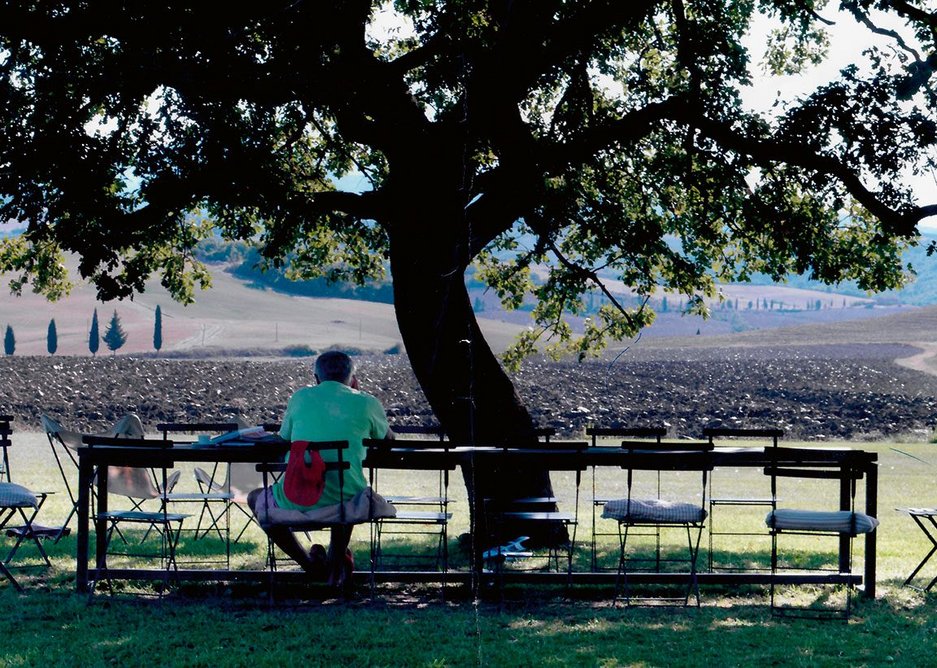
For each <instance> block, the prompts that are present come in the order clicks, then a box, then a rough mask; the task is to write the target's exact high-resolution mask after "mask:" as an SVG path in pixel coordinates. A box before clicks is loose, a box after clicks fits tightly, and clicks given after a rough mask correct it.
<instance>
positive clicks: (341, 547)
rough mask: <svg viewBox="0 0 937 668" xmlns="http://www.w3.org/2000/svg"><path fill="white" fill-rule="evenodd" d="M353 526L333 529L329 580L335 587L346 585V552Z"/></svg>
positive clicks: (330, 545)
mask: <svg viewBox="0 0 937 668" xmlns="http://www.w3.org/2000/svg"><path fill="white" fill-rule="evenodd" d="M352 528H353V527H352V526H351V525H350V524H349V525H347V526H336V527H332V540H331V541H330V542H329V559H328V563H329V579H328V583H329V584H330V585H333V586H335V587H341V586H344V585H345V550H347V549H348V544H349V543H350V542H351V530H352Z"/></svg>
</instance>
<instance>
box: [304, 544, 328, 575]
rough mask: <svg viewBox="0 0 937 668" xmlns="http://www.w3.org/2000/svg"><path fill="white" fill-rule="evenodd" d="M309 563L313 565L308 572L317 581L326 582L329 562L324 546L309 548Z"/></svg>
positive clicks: (315, 545)
mask: <svg viewBox="0 0 937 668" xmlns="http://www.w3.org/2000/svg"><path fill="white" fill-rule="evenodd" d="M309 561H310V562H311V565H310V567H309V569H308V571H307V572H308V573H309V574H310V575H311V576H312V577H313V578H314V579H315V580H325V579H326V577H328V574H329V560H328V556H327V554H326V552H325V548H324V547H323V546H322V545H319V544H318V543H316V544H314V545H313V546H312V547H310V548H309Z"/></svg>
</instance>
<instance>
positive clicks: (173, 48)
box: [0, 0, 937, 438]
mask: <svg viewBox="0 0 937 668" xmlns="http://www.w3.org/2000/svg"><path fill="white" fill-rule="evenodd" d="M837 9H838V10H839V11H837ZM841 22H849V23H851V24H853V25H854V26H856V27H857V28H858V30H859V31H860V35H861V37H859V38H858V39H857V41H858V42H859V43H862V44H868V47H867V48H865V49H864V50H863V51H862V52H861V53H856V54H855V57H854V58H853V59H852V62H851V63H850V64H849V65H848V66H846V67H844V68H843V69H842V70H841V71H840V72H839V74H838V76H836V77H834V78H833V79H832V80H829V81H824V82H820V83H819V84H818V85H817V86H816V87H815V88H814V89H813V90H811V91H807V92H806V93H804V94H802V95H799V96H796V97H791V96H789V97H787V98H782V99H779V100H778V102H777V104H776V105H774V107H772V108H771V109H768V110H762V109H756V108H754V107H753V106H752V105H751V104H749V103H747V102H746V100H745V94H746V91H747V89H748V88H749V87H750V86H751V85H752V84H753V82H754V81H755V80H756V77H760V76H761V75H762V74H763V73H765V72H767V74H769V75H778V76H781V75H784V76H790V75H797V74H798V73H802V72H804V71H806V70H807V69H808V68H809V67H811V66H813V65H814V64H816V63H819V62H822V61H824V60H825V59H826V58H827V55H828V50H829V46H830V45H829V39H830V38H829V36H828V31H829V28H830V26H831V24H832V23H841ZM759 26H767V27H768V35H769V36H768V38H767V42H766V43H765V42H762V41H758V44H757V47H755V48H753V47H752V46H751V43H752V41H751V39H750V38H749V35H750V34H751V33H752V30H753V29H754V28H757V27H759ZM935 51H937V16H935V13H934V12H933V11H932V9H931V6H930V5H929V4H928V3H926V2H924V1H923V0H841V1H840V2H838V3H825V2H823V1H822V0H636V1H634V2H620V1H619V0H521V1H518V0H513V1H511V2H505V1H503V0H489V1H484V0H439V1H437V2H425V1H423V0H396V1H394V2H383V1H378V0H323V1H320V2H312V1H311V0H299V1H296V0H271V1H270V2H266V3H262V4H259V5H258V4H235V5H230V6H226V7H225V9H224V11H218V7H217V6H216V5H215V4H213V3H202V2H189V1H183V0H180V1H178V2H169V3H149V2H143V3H140V2H133V3H131V2H126V1H123V0H101V1H100V2H94V3H86V2H75V1H71V0H63V1H62V2H56V3H34V2H27V1H21V2H14V3H6V4H4V5H2V7H0V219H7V218H11V219H15V220H17V221H20V222H21V223H26V224H27V225H28V228H27V231H26V233H25V234H24V235H23V236H21V237H17V238H7V239H2V240H0V270H6V271H12V272H14V273H15V274H16V275H15V277H14V281H13V287H14V289H21V288H22V287H23V285H24V284H25V283H26V282H27V281H32V283H33V287H34V288H35V289H38V290H40V291H42V292H44V293H46V294H48V295H50V296H52V297H55V296H57V295H59V294H61V293H62V291H63V290H64V289H65V288H66V283H65V279H66V277H65V275H64V269H63V267H62V265H61V263H60V253H61V251H63V250H66V251H75V252H77V253H79V254H80V255H81V262H80V266H79V271H80V272H81V274H82V275H83V276H86V277H89V278H91V279H92V280H94V281H95V283H96V284H97V286H98V289H99V291H100V294H101V296H102V297H122V296H128V295H130V294H131V293H132V292H133V291H134V290H139V289H141V288H142V286H143V281H144V279H145V278H146V277H147V276H148V275H149V274H150V273H152V272H158V273H161V275H162V281H163V283H164V285H165V286H166V287H167V288H169V290H170V291H171V292H172V293H173V294H174V295H175V296H176V297H178V298H180V299H183V300H185V299H189V298H191V294H192V291H193V289H194V288H195V287H196V286H197V285H200V284H202V285H204V284H206V283H207V282H208V276H207V273H206V272H205V268H204V266H203V265H202V263H201V262H200V261H199V260H198V259H196V257H195V255H194V248H195V247H196V245H197V243H198V242H199V240H201V239H204V238H207V237H209V236H212V235H213V234H215V233H216V232H217V231H220V233H221V234H222V235H223V236H224V237H225V238H228V239H239V240H243V241H248V242H250V243H252V244H256V245H257V247H258V249H259V252H260V254H261V256H262V258H263V261H264V263H266V264H268V265H270V266H272V267H280V266H282V265H283V263H284V261H285V260H287V259H288V260H289V272H288V277H289V278H291V279H307V278H318V277H326V278H330V279H333V280H336V279H339V280H343V279H347V280H354V281H357V282H359V283H366V282H367V281H369V280H374V279H378V278H380V277H382V275H383V273H384V271H385V268H386V267H387V266H389V267H390V270H391V273H392V276H393V290H394V304H395V309H396V312H397V316H398V323H399V325H400V329H401V335H402V337H403V341H404V344H405V346H406V348H407V352H408V354H409V358H410V360H411V363H412V364H413V368H414V372H415V374H416V376H417V378H418V379H419V382H420V384H421V386H422V387H423V388H424V390H425V392H426V395H427V398H428V400H429V401H430V403H431V405H432V406H433V410H434V412H435V413H436V414H437V416H438V417H439V419H440V420H441V421H442V422H443V424H444V425H446V426H447V428H448V429H449V431H450V434H452V435H455V436H457V437H462V438H467V437H469V436H470V435H471V436H472V437H473V438H475V437H478V438H509V437H511V436H512V435H511V434H505V433H504V429H503V425H504V424H509V425H517V428H518V429H521V427H520V426H519V425H523V424H525V423H527V424H529V416H528V415H527V414H526V411H525V410H524V409H523V406H522V405H520V402H519V401H518V399H517V396H516V394H515V392H514V390H513V387H512V386H511V384H510V382H509V380H508V378H507V377H506V376H505V375H504V374H503V372H502V370H501V368H500V366H499V363H498V360H496V359H495V358H494V356H493V355H492V354H491V351H490V349H489V348H488V346H487V344H486V342H485V341H484V338H483V336H482V334H481V331H480V329H479V328H478V324H477V322H476V320H475V316H474V313H473V310H472V301H471V300H470V299H469V298H468V295H467V292H466V288H465V285H464V276H465V272H466V270H467V269H468V267H470V266H471V265H472V264H473V263H474V264H476V266H477V267H478V272H477V273H476V277H477V278H478V279H480V280H483V281H484V282H485V283H486V284H487V285H489V286H490V287H491V288H492V289H493V290H494V291H495V292H496V293H497V294H498V295H499V296H500V297H501V299H502V300H503V302H504V303H505V304H506V305H508V306H518V305H521V304H523V303H524V302H525V300H530V299H531V297H532V298H533V299H532V302H533V307H532V311H531V314H532V316H533V318H534V321H535V323H536V326H533V327H531V328H530V330H529V331H528V332H527V333H526V334H524V335H523V337H522V339H521V340H519V341H518V344H517V346H516V347H515V349H514V350H513V351H511V353H510V354H509V355H508V356H507V362H508V363H510V364H516V363H518V361H519V360H520V359H521V358H522V357H523V356H524V355H526V354H528V353H530V352H531V351H532V350H533V349H534V347H535V345H536V344H537V342H538V341H543V340H544V339H546V340H547V341H548V342H549V346H551V347H553V348H554V349H555V351H556V352H557V353H558V354H559V353H563V352H570V351H571V352H574V353H578V354H579V356H580V357H583V356H585V355H588V354H590V353H593V352H595V351H597V350H600V349H601V348H602V347H603V346H604V345H605V344H606V342H607V340H608V339H609V338H621V337H625V336H630V335H633V334H634V333H636V332H637V331H638V330H639V329H640V328H641V327H642V326H644V325H646V324H647V323H648V322H650V321H651V320H652V319H653V313H652V311H651V308H650V306H649V302H650V299H651V297H652V295H654V293H655V291H657V290H659V289H661V288H663V289H666V290H669V291H670V292H672V293H678V294H679V295H680V297H678V299H680V300H681V301H682V302H683V303H684V305H685V306H684V308H688V309H689V310H691V311H693V310H695V311H705V309H706V304H705V303H704V301H703V299H702V297H703V296H704V295H708V294H712V293H713V292H714V291H715V283H716V281H734V280H746V279H748V278H749V277H750V276H752V275H753V274H755V273H761V274H765V275H767V276H769V277H771V278H772V279H776V278H780V277H783V276H786V275H788V274H791V273H793V274H805V275H808V276H809V277H811V278H813V279H817V280H821V281H824V282H840V281H848V280H852V281H855V282H856V284H857V285H858V286H859V287H860V288H861V289H863V290H865V289H872V290H884V289H889V288H894V287H897V286H900V285H901V284H902V282H903V281H904V280H905V278H906V275H905V272H906V267H905V266H904V265H903V263H902V261H901V257H902V252H903V251H904V249H905V248H907V247H908V246H909V245H913V244H915V243H917V242H918V239H919V237H918V232H917V223H918V222H919V221H921V220H922V219H924V218H926V217H928V216H931V215H935V214H937V204H935V203H932V202H920V201H918V197H917V196H916V194H915V193H914V192H913V191H912V189H911V188H910V187H909V185H908V180H907V179H908V177H909V176H912V177H913V176H915V175H920V174H922V173H924V172H926V171H927V170H930V169H932V168H933V167H934V163H935V153H934V148H935V143H937V124H935V115H934V112H935V107H937V104H935V91H934V89H933V85H932V81H931V79H932V74H933V71H934V66H935V62H937V57H935V56H934V55H931V54H933V53H934V52H935ZM353 176H357V180H356V182H355V183H352V181H354V180H355V179H352V178H351V177H353ZM349 183H352V185H351V187H343V186H345V185H346V184H349ZM535 278H537V279H539V280H535ZM610 280H618V281H620V282H621V284H623V285H624V286H626V287H627V288H629V289H630V290H632V291H633V293H634V294H635V296H636V301H634V302H631V303H626V302H623V301H620V300H618V299H616V298H615V296H614V294H613V293H612V292H611V291H610V290H609V289H608V287H607V283H608V281H610ZM594 292H599V293H602V294H603V295H604V299H605V300H606V301H605V303H603V304H602V305H601V307H599V308H598V309H597V311H596V312H595V313H594V315H592V317H590V318H588V319H585V324H584V328H583V329H582V330H578V331H576V330H574V329H573V327H572V326H571V325H570V321H569V315H570V314H572V315H576V314H578V313H581V312H582V311H584V309H585V306H584V299H587V298H588V297H585V298H584V295H589V294H590V293H594ZM506 411H507V412H506ZM525 429H526V431H527V432H529V431H530V429H529V426H528V427H526V428H525ZM528 436H529V434H528Z"/></svg>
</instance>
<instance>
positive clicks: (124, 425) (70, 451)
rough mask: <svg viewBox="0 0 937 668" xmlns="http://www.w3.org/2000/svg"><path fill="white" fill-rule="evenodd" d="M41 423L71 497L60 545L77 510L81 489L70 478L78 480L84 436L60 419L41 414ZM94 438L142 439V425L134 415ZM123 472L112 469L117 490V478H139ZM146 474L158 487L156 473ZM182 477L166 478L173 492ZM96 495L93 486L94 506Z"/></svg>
mask: <svg viewBox="0 0 937 668" xmlns="http://www.w3.org/2000/svg"><path fill="white" fill-rule="evenodd" d="M39 420H40V423H41V424H42V428H43V429H44V430H45V432H46V438H47V439H48V441H49V447H51V448H52V455H53V456H54V457H55V463H56V466H57V467H58V469H59V473H60V474H61V476H62V482H64V484H65V491H66V492H67V493H68V498H69V500H70V501H71V504H72V505H71V509H70V510H69V511H68V515H67V516H66V517H65V521H64V522H62V526H61V528H60V530H59V531H58V533H57V534H56V536H55V542H58V541H59V540H60V539H61V538H62V536H67V535H68V533H69V529H68V523H69V522H70V521H71V519H72V516H73V515H75V513H76V512H77V511H78V490H77V489H75V488H73V487H72V483H71V477H72V475H74V476H76V477H77V475H78V456H77V455H76V454H75V451H76V448H78V447H80V446H81V443H82V441H81V439H82V434H81V433H79V432H77V431H71V430H69V429H65V428H64V427H62V425H61V424H60V423H59V422H58V421H57V420H55V419H53V418H51V417H49V416H48V415H45V414H43V415H41V416H40V418H39ZM95 435H96V436H100V437H103V438H143V436H144V433H143V424H142V423H141V422H140V419H139V418H138V417H137V416H136V415H133V414H132V413H131V414H127V415H125V416H124V417H122V418H121V419H120V420H118V421H117V422H116V423H115V424H114V425H113V426H112V427H111V428H110V429H108V430H107V431H105V432H104V433H101V434H95ZM122 469H123V467H111V468H110V469H109V474H108V475H109V476H110V481H111V482H112V483H115V484H116V485H117V487H118V488H120V486H121V483H120V481H119V480H114V479H115V478H127V477H128V476H131V475H136V474H128V473H126V472H124V471H123V470H122ZM144 470H145V469H144ZM147 473H148V475H149V476H150V478H151V479H152V480H153V484H154V485H156V484H157V476H156V474H155V472H153V471H148V472H147ZM179 476H180V472H179V471H173V473H172V474H170V475H169V476H168V477H167V479H166V485H167V486H168V487H167V488H168V489H169V490H170V491H171V490H172V489H173V487H175V485H176V482H177V481H178V480H179ZM95 493H96V492H95V487H92V492H91V494H92V504H93V503H94V495H95ZM128 500H129V501H130V502H131V503H133V504H137V503H138V502H137V501H136V500H134V499H128ZM118 533H119V531H118Z"/></svg>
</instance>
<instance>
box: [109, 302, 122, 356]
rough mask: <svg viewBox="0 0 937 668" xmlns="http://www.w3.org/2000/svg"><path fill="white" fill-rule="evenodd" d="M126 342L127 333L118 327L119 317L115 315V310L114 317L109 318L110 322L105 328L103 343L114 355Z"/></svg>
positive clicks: (115, 311)
mask: <svg viewBox="0 0 937 668" xmlns="http://www.w3.org/2000/svg"><path fill="white" fill-rule="evenodd" d="M126 342H127V333H126V332H124V328H123V327H121V326H120V316H118V315H117V310H116V309H115V310H114V315H112V316H111V322H110V324H108V326H107V331H105V332H104V343H105V344H106V345H107V349H108V350H110V351H111V352H112V353H115V352H117V351H118V350H119V349H120V347H121V346H123V345H124V344H125V343H126Z"/></svg>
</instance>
